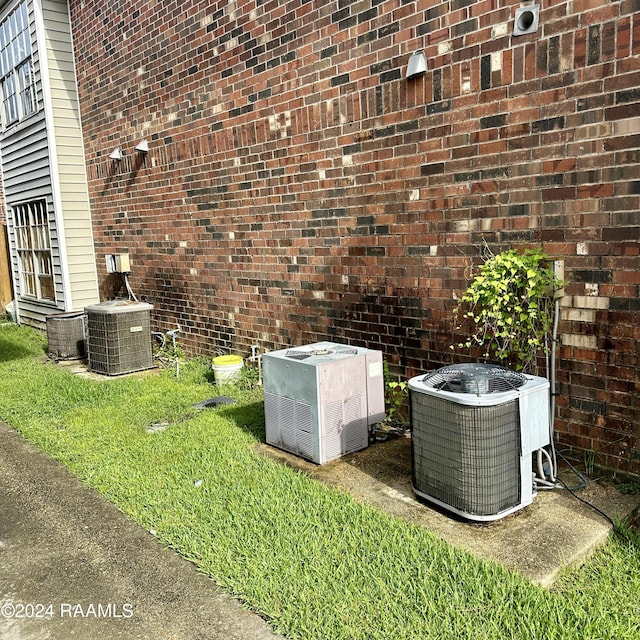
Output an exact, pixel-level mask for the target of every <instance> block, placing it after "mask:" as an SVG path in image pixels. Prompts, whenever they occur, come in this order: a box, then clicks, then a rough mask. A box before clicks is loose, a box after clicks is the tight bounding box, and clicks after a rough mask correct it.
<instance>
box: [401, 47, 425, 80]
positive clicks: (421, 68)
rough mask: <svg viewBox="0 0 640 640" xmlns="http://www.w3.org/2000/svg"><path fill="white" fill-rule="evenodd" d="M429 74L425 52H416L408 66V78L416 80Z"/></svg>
mask: <svg viewBox="0 0 640 640" xmlns="http://www.w3.org/2000/svg"><path fill="white" fill-rule="evenodd" d="M426 72H427V59H426V58H425V56H424V51H416V52H414V53H412V54H411V57H410V58H409V63H408V64H407V74H406V76H405V77H406V78H416V77H418V76H421V75H422V74H424V73H426Z"/></svg>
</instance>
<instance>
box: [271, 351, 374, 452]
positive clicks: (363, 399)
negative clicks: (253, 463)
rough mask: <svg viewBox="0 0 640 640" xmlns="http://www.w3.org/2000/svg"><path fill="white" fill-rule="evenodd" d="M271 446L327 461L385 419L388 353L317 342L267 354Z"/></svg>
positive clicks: (362, 442)
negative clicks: (384, 356) (384, 357)
mask: <svg viewBox="0 0 640 640" xmlns="http://www.w3.org/2000/svg"><path fill="white" fill-rule="evenodd" d="M262 369H263V382H264V391H265V394H264V396H265V401H264V402H265V420H266V440H267V444H271V445H273V446H276V447H279V448H280V449H284V450H285V451H289V452H290V453H294V454H296V455H299V456H301V457H303V458H306V459H308V460H311V461H312V462H316V463H318V464H324V463H325V462H329V461H330V460H334V459H336V458H339V457H341V456H343V455H345V454H347V453H351V452H353V451H358V450H360V449H364V448H365V447H367V446H368V444H369V428H370V427H371V425H374V424H376V423H379V422H382V421H383V420H384V379H383V366H382V352H381V351H374V350H372V349H365V348H363V347H353V346H350V345H344V344H336V343H333V342H316V343H313V344H309V345H304V346H301V347H295V348H291V349H282V350H280V351H272V352H271V353H265V354H264V355H263V357H262Z"/></svg>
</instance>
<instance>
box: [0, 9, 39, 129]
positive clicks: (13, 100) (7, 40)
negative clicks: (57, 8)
mask: <svg viewBox="0 0 640 640" xmlns="http://www.w3.org/2000/svg"><path fill="white" fill-rule="evenodd" d="M0 93H1V94H2V113H3V121H4V125H5V126H7V125H9V124H11V123H13V122H17V121H18V120H21V119H22V118H24V117H25V116H28V115H29V114H30V113H34V112H35V111H36V107H37V105H36V87H35V78H34V75H33V63H32V60H31V34H30V31H29V14H28V11H27V3H26V1H23V2H21V3H20V4H19V5H18V6H17V7H16V8H15V9H14V10H13V12H12V13H10V14H9V15H8V16H7V17H6V18H5V19H4V20H3V21H2V23H0Z"/></svg>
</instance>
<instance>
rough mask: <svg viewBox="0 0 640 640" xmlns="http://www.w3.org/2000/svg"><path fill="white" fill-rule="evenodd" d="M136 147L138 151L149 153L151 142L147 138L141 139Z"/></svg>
mask: <svg viewBox="0 0 640 640" xmlns="http://www.w3.org/2000/svg"><path fill="white" fill-rule="evenodd" d="M134 149H135V150H136V151H137V152H138V153H147V152H148V151H149V143H148V142H147V141H146V140H140V142H138V144H137V145H136V146H135V147H134Z"/></svg>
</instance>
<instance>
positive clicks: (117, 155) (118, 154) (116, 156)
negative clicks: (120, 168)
mask: <svg viewBox="0 0 640 640" xmlns="http://www.w3.org/2000/svg"><path fill="white" fill-rule="evenodd" d="M109 157H110V158H111V159H112V160H115V161H116V162H120V160H122V149H121V148H120V147H116V148H115V149H114V150H113V151H112V152H111V153H110V154H109Z"/></svg>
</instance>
